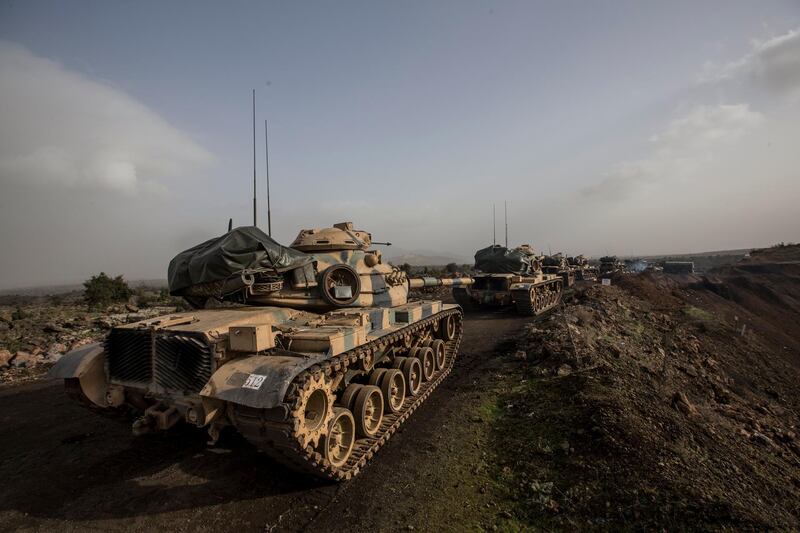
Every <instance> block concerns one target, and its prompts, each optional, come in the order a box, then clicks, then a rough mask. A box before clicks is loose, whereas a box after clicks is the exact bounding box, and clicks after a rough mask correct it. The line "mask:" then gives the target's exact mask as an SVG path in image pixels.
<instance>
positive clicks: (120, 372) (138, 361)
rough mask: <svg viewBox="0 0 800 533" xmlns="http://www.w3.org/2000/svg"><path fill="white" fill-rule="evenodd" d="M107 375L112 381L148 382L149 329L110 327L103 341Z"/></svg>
mask: <svg viewBox="0 0 800 533" xmlns="http://www.w3.org/2000/svg"><path fill="white" fill-rule="evenodd" d="M105 348H106V355H107V358H106V360H107V362H108V375H109V377H110V378H111V379H112V380H114V381H123V382H133V383H150V381H152V378H153V371H152V365H151V359H152V358H151V353H152V350H153V335H152V331H151V330H149V329H148V330H129V329H112V330H111V333H109V334H108V337H106V342H105Z"/></svg>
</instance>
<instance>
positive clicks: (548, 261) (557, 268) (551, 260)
mask: <svg viewBox="0 0 800 533" xmlns="http://www.w3.org/2000/svg"><path fill="white" fill-rule="evenodd" d="M542 271H543V272H544V273H545V274H556V275H558V276H561V279H563V280H564V285H565V286H567V287H572V286H573V285H575V271H574V270H573V269H572V268H571V267H570V266H569V263H568V262H567V258H566V257H564V255H563V254H561V253H557V254H553V255H546V256H544V257H543V258H542Z"/></svg>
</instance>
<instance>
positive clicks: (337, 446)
mask: <svg viewBox="0 0 800 533" xmlns="http://www.w3.org/2000/svg"><path fill="white" fill-rule="evenodd" d="M355 442H356V422H355V419H354V418H353V414H352V413H351V412H350V411H349V410H348V409H345V408H343V407H334V409H333V419H331V422H330V425H329V426H328V434H327V435H325V438H324V439H323V449H324V450H323V451H324V452H325V459H327V460H328V462H329V463H330V464H331V466H334V467H337V468H338V467H340V466H342V465H344V464H345V463H346V462H347V459H348V458H349V457H350V454H351V453H352V452H353V445H354V444H355Z"/></svg>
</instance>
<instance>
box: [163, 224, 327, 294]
mask: <svg viewBox="0 0 800 533" xmlns="http://www.w3.org/2000/svg"><path fill="white" fill-rule="evenodd" d="M312 261H313V257H312V256H310V255H308V254H305V253H303V252H299V251H297V250H294V249H292V248H287V247H285V246H282V245H280V244H278V243H277V242H275V241H274V240H272V238H270V237H269V236H268V235H267V234H266V233H264V232H263V231H261V230H260V229H258V228H256V227H252V226H244V227H241V228H236V229H233V230H231V231H229V232H228V233H226V234H225V235H222V236H221V237H216V238H214V239H210V240H208V241H206V242H204V243H202V244H198V245H197V246H194V247H192V248H189V249H188V250H185V251H183V252H181V253H179V254H178V255H176V256H175V257H174V258H173V259H172V261H170V262H169V270H168V273H167V279H168V281H169V292H170V293H171V294H180V293H181V292H182V291H184V290H186V289H188V288H189V287H192V286H194V285H201V284H205V283H210V282H214V281H225V280H228V279H230V278H232V277H235V276H239V275H241V274H242V273H244V272H248V273H252V272H277V273H283V272H286V271H289V270H294V269H295V268H299V267H302V266H305V265H307V264H309V263H311V262H312Z"/></svg>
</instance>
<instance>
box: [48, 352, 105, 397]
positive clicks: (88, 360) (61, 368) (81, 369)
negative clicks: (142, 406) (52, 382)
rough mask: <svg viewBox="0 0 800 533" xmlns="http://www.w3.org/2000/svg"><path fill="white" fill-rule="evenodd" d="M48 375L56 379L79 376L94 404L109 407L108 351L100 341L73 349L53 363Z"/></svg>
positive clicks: (85, 392)
mask: <svg viewBox="0 0 800 533" xmlns="http://www.w3.org/2000/svg"><path fill="white" fill-rule="evenodd" d="M47 377H50V378H55V379H74V378H77V379H78V381H79V383H80V386H81V390H82V391H83V394H84V395H85V396H86V397H87V398H88V399H89V400H90V401H91V402H92V403H94V404H96V405H98V406H100V407H108V404H107V403H106V392H107V391H108V379H106V352H105V350H104V349H103V345H102V344H100V343H94V344H88V345H86V346H84V347H83V348H79V349H77V350H73V351H71V352H69V353H67V354H66V355H64V357H62V358H61V359H59V360H58V362H57V363H56V364H55V365H53V367H52V368H51V369H50V371H49V372H48V373H47Z"/></svg>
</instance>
